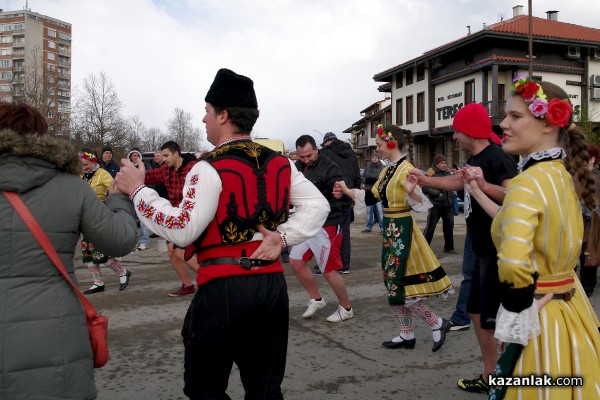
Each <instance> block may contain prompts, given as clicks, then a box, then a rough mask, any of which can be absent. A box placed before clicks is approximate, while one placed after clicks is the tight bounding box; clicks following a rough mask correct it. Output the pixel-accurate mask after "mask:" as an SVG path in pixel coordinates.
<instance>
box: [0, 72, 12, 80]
mask: <svg viewBox="0 0 600 400" xmlns="http://www.w3.org/2000/svg"><path fill="white" fill-rule="evenodd" d="M11 79H12V72H11V71H2V80H4V81H10V80H11Z"/></svg>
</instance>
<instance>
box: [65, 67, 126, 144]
mask: <svg viewBox="0 0 600 400" xmlns="http://www.w3.org/2000/svg"><path fill="white" fill-rule="evenodd" d="M122 109H123V105H122V103H121V101H120V100H119V96H118V95H117V92H116V89H115V87H114V85H113V84H112V82H111V80H110V79H109V78H108V76H107V75H106V74H105V73H104V72H101V73H100V75H98V76H96V75H94V74H90V75H89V76H88V77H87V78H86V79H84V81H83V88H82V92H81V97H80V98H79V99H78V101H77V110H76V113H75V117H74V119H75V123H74V129H76V132H75V134H76V135H78V136H81V138H82V139H83V141H84V142H85V143H86V144H87V145H89V146H96V147H100V146H102V145H103V144H106V143H110V144H112V145H113V146H115V147H118V148H124V147H126V146H127V144H128V143H126V141H125V136H126V134H125V131H126V123H125V121H124V120H123V117H122V114H121V113H122Z"/></svg>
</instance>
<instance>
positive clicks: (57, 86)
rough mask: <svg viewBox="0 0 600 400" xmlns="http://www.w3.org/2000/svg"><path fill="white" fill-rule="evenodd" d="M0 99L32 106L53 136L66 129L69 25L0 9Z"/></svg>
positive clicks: (31, 13) (69, 89)
mask: <svg viewBox="0 0 600 400" xmlns="http://www.w3.org/2000/svg"><path fill="white" fill-rule="evenodd" d="M0 100H1V101H7V102H11V101H24V102H27V103H29V104H32V105H34V106H35V107H36V108H38V109H39V110H40V111H42V112H43V113H44V114H45V115H46V116H47V118H48V126H49V129H50V130H52V131H57V132H56V133H61V131H62V130H63V129H66V128H68V123H66V122H65V121H66V120H68V117H67V116H68V113H69V110H70V108H71V24H69V23H67V22H64V21H61V20H58V19H56V18H52V17H49V16H46V15H41V14H38V13H35V12H32V11H31V10H27V9H24V10H19V11H3V10H2V9H0Z"/></svg>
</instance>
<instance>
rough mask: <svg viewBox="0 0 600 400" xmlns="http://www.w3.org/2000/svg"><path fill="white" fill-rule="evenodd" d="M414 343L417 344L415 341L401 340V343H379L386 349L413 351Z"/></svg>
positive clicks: (389, 341)
mask: <svg viewBox="0 0 600 400" xmlns="http://www.w3.org/2000/svg"><path fill="white" fill-rule="evenodd" d="M415 343H417V339H410V340H402V341H401V342H394V341H392V340H388V341H385V342H383V343H381V345H382V346H383V347H385V348H386V349H401V348H405V349H414V348H415Z"/></svg>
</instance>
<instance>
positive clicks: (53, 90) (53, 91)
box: [48, 87, 56, 95]
mask: <svg viewBox="0 0 600 400" xmlns="http://www.w3.org/2000/svg"><path fill="white" fill-rule="evenodd" d="M48 94H50V95H54V94H56V89H55V88H53V87H49V88H48Z"/></svg>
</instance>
